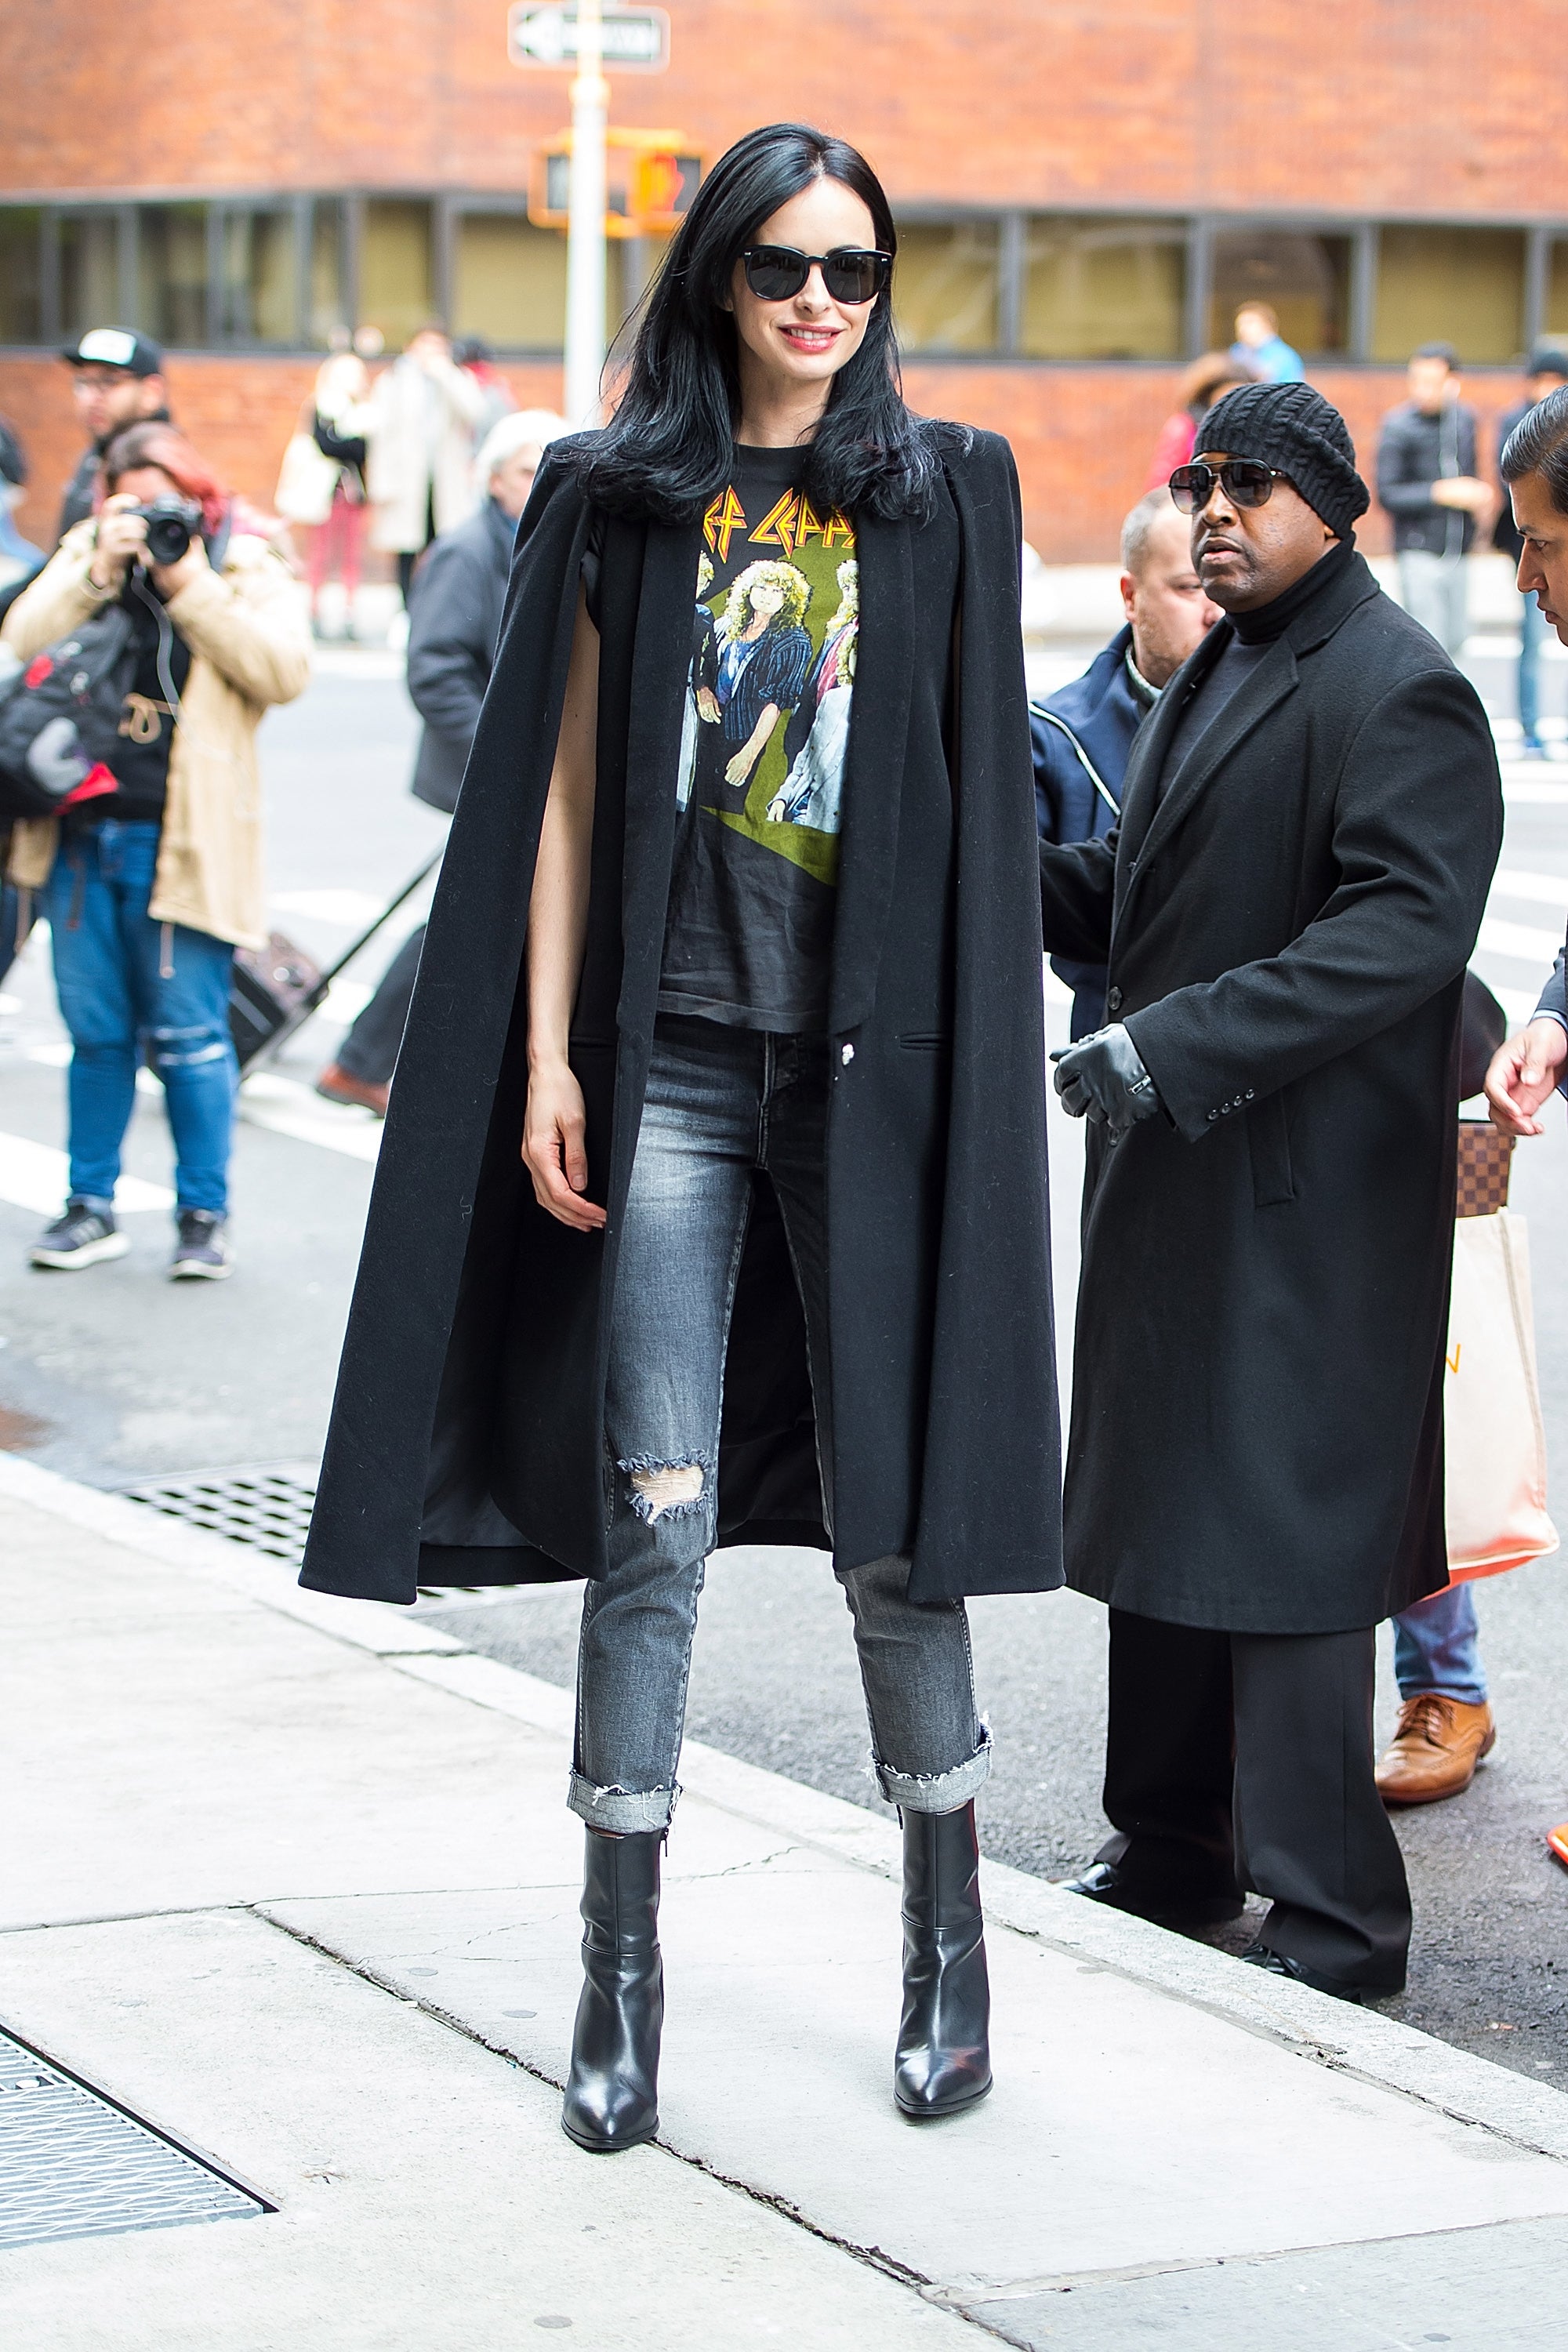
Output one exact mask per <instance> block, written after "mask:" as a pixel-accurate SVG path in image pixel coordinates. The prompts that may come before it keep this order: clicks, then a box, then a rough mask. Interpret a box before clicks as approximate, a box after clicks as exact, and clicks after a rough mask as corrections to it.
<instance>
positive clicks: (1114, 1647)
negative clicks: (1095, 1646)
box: [1099, 1609, 1410, 1992]
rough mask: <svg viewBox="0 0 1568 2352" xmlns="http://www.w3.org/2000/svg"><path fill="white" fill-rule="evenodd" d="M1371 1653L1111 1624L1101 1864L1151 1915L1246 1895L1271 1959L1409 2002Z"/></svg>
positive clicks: (1320, 1642)
mask: <svg viewBox="0 0 1568 2352" xmlns="http://www.w3.org/2000/svg"><path fill="white" fill-rule="evenodd" d="M1372 1696H1373V1629H1372V1628H1371V1627H1370V1626H1368V1627H1366V1628H1365V1629H1364V1630H1362V1631H1358V1632H1355V1633H1213V1632H1208V1631H1205V1630H1204V1629H1203V1628H1200V1627H1197V1626H1192V1625H1168V1624H1165V1623H1163V1622H1161V1621H1159V1620H1158V1619H1155V1618H1152V1617H1134V1616H1131V1615H1130V1614H1129V1613H1128V1612H1126V1611H1125V1610H1121V1609H1113V1610H1111V1612H1110V1724H1109V1728H1108V1733H1107V1741H1106V1763H1105V1811H1106V1814H1107V1817H1108V1819H1109V1820H1110V1822H1112V1823H1113V1825H1114V1827H1115V1830H1116V1835H1115V1836H1114V1837H1112V1838H1111V1839H1110V1840H1109V1841H1108V1843H1106V1844H1105V1845H1103V1846H1101V1848H1100V1854H1099V1859H1100V1861H1101V1862H1108V1863H1113V1864H1115V1865H1116V1867H1117V1871H1118V1873H1119V1874H1120V1876H1121V1879H1122V1881H1123V1883H1124V1884H1125V1885H1126V1886H1127V1888H1128V1891H1129V1892H1130V1893H1132V1894H1135V1895H1138V1896H1139V1897H1140V1898H1141V1899H1142V1898H1147V1899H1148V1900H1149V1902H1150V1904H1151V1906H1152V1907H1159V1906H1161V1905H1162V1904H1163V1902H1164V1901H1166V1900H1167V1899H1168V1900H1170V1901H1172V1902H1173V1903H1179V1902H1180V1901H1181V1899H1182V1898H1184V1897H1187V1896H1204V1895H1235V1894H1239V1893H1242V1892H1245V1891H1247V1889H1250V1890H1251V1891H1252V1892H1253V1893H1254V1894H1257V1895H1264V1896H1266V1897H1267V1898H1268V1901H1269V1902H1270V1903H1271V1904H1272V1906H1273V1908H1272V1909H1271V1910H1270V1911H1269V1913H1268V1917H1267V1918H1266V1919H1265V1921H1264V1923H1263V1926H1262V1927H1261V1929H1260V1931H1259V1937H1260V1940H1261V1941H1262V1942H1263V1943H1265V1944H1266V1945H1268V1948H1269V1949H1270V1950H1272V1951H1276V1952H1279V1953H1280V1954H1281V1955H1282V1956H1283V1957H1284V1958H1288V1959H1294V1960H1300V1962H1301V1964H1302V1966H1303V1967H1304V1968H1310V1969H1321V1971H1323V1972H1324V1973H1325V1974H1326V1975H1329V1976H1333V1977H1338V1978H1340V1979H1342V1980H1343V1981H1344V1982H1345V1983H1347V1984H1353V1985H1357V1986H1360V1987H1361V1988H1362V1989H1363V1990H1365V1991H1369V1992H1397V1991H1398V1990H1400V1988H1401V1987H1402V1986H1403V1984H1404V1982H1405V1956H1406V1954H1407V1952H1408V1950H1409V1947H1410V1890H1409V1887H1408V1885H1407V1884H1406V1882H1405V1858H1404V1856H1403V1854H1402V1853H1400V1850H1399V1842H1398V1840H1397V1839H1396V1838H1395V1836H1394V1831H1393V1829H1392V1828H1391V1826H1390V1824H1389V1820H1388V1816H1387V1814H1386V1812H1385V1811H1384V1807H1383V1801H1382V1799H1381V1798H1380V1797H1379V1795H1378V1793H1377V1785H1376V1782H1375V1780H1374V1779H1373V1769H1374V1756H1373V1732H1372Z"/></svg>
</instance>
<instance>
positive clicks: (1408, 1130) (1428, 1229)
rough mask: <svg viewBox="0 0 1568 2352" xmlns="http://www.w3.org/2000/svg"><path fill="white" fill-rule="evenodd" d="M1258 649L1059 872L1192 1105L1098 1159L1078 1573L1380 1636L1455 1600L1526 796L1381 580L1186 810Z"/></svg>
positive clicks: (1151, 745)
mask: <svg viewBox="0 0 1568 2352" xmlns="http://www.w3.org/2000/svg"><path fill="white" fill-rule="evenodd" d="M1231 634H1232V632H1231V628H1230V625H1229V624H1228V623H1226V622H1222V623H1220V624H1219V625H1217V626H1216V627H1215V629H1214V630H1213V631H1212V632H1211V633H1210V635H1208V636H1207V637H1206V638H1205V641H1204V644H1203V645H1202V646H1200V647H1199V649H1198V650H1197V652H1196V653H1194V655H1193V656H1191V659H1190V660H1189V662H1188V663H1187V664H1186V666H1185V667H1184V669H1183V670H1182V671H1181V672H1179V673H1178V675H1177V677H1175V678H1174V679H1173V681H1172V683H1171V685H1170V687H1169V688H1167V689H1166V692H1165V694H1164V696H1163V698H1162V699H1161V701H1160V704H1159V705H1158V707H1157V709H1155V711H1154V713H1153V715H1152V718H1151V719H1149V720H1148V721H1147V723H1146V724H1145V725H1144V727H1143V728H1142V730H1141V731H1140V733H1139V736H1138V740H1137V742H1136V744H1135V745H1134V748H1133V752H1132V758H1131V763H1130V766H1129V769H1128V773H1127V780H1126V790H1125V794H1124V797H1123V802H1122V818H1121V828H1120V831H1119V834H1118V835H1113V836H1111V838H1110V840H1109V841H1107V842H1090V843H1083V844H1080V845H1079V846H1077V847H1076V848H1050V847H1046V848H1043V849H1042V850H1041V853H1040V866H1041V878H1042V894H1043V902H1044V908H1045V934H1046V944H1047V947H1048V948H1050V949H1053V950H1062V951H1064V952H1066V953H1068V954H1069V955H1082V956H1089V955H1095V954H1098V955H1100V956H1101V957H1108V958H1109V962H1110V998H1109V1016H1110V1018H1111V1019H1112V1020H1121V1021H1124V1022H1125V1023H1126V1025H1127V1028H1128V1030H1129V1032H1130V1033H1131V1036H1132V1038H1133V1039H1134V1041H1135V1043H1136V1045H1137V1047H1138V1050H1139V1052H1140V1054H1141V1055H1142V1057H1143V1060H1144V1063H1145V1064H1146V1066H1147V1067H1148V1069H1149V1071H1150V1073H1151V1075H1152V1077H1153V1080H1154V1084H1155V1087H1156V1088H1157V1089H1158V1091H1159V1095H1160V1097H1161V1100H1162V1102H1163V1104H1164V1106H1165V1109H1166V1112H1167V1113H1168V1117H1167V1118H1148V1119H1145V1120H1144V1121H1143V1122H1142V1124H1141V1125H1139V1126H1138V1127H1136V1128H1134V1129H1132V1131H1131V1134H1130V1135H1128V1136H1127V1137H1126V1138H1125V1139H1123V1140H1122V1141H1121V1143H1118V1144H1115V1145H1112V1146H1109V1147H1108V1146H1106V1145H1105V1143H1104V1142H1103V1135H1104V1130H1103V1129H1097V1130H1091V1134H1090V1146H1089V1185H1088V1188H1087V1194H1086V1205H1085V1221H1084V1244H1083V1271H1082V1278H1081V1283H1080V1286H1079V1307H1078V1338H1077V1354H1076V1359H1075V1373H1074V1382H1073V1401H1072V1429H1071V1439H1070V1444H1069V1447H1068V1478H1067V1494H1066V1506H1065V1507H1066V1528H1067V1564H1068V1580H1069V1582H1071V1583H1072V1584H1074V1585H1076V1586H1077V1587H1078V1589H1079V1591H1084V1592H1089V1593H1093V1594H1095V1595H1096V1596H1097V1597H1098V1598H1099V1599H1100V1600H1102V1601H1110V1603H1111V1604H1112V1605H1113V1606H1114V1607H1116V1608H1118V1609H1124V1610H1129V1611H1131V1612H1135V1613H1136V1614H1138V1615H1141V1616H1145V1617H1154V1618H1163V1619H1166V1620H1169V1621H1172V1622H1175V1623H1177V1624H1184V1625H1195V1626H1208V1627H1218V1628H1224V1629H1228V1630H1230V1631H1232V1632H1240V1633H1333V1632H1346V1631H1349V1630H1351V1629H1352V1628H1354V1627H1358V1626H1365V1625H1370V1624H1373V1623H1375V1622H1377V1621H1379V1620H1380V1619H1382V1618H1384V1617H1386V1616H1389V1615H1391V1614H1393V1613H1394V1612H1398V1611H1399V1610H1401V1609H1405V1608H1407V1607H1408V1606H1409V1605H1410V1603H1411V1602H1412V1601H1417V1600H1419V1599H1420V1598H1421V1597H1422V1596H1423V1595H1424V1594H1426V1593H1428V1592H1432V1591H1436V1590H1437V1589H1438V1588H1440V1587H1441V1586H1442V1585H1444V1584H1445V1583H1447V1559H1446V1552H1445V1545H1444V1527H1443V1419H1442V1405H1443V1387H1442V1383H1443V1362H1444V1350H1445V1347H1446V1334H1447V1303H1448V1280H1449V1269H1450V1264H1451V1259H1452V1251H1453V1234H1454V1181H1455V1158H1456V1118H1455V1106H1456V1103H1457V1102H1458V1092H1457V1082H1458V1066H1457V1055H1458V1020H1459V1004H1460V997H1461V992H1462V988H1463V982H1464V971H1465V964H1466V961H1467V958H1468V955H1469V952H1470V950H1471V948H1472V947H1473V946H1474V943H1475V938H1476V932H1477V929H1478V927H1479V922H1480V918H1481V913H1482V910H1483V908H1484V906H1485V902H1486V895H1487V888H1488V885H1489V881H1490V879H1491V873H1492V868H1493V866H1494V864H1495V863H1496V859H1497V854H1498V845H1499V842H1500V836H1501V793H1500V782H1499V777H1498V768H1497V760H1496V756H1495V753H1494V751H1493V748H1492V740H1491V735H1490V730H1489V728H1488V726H1487V722H1486V719H1485V716H1484V714H1483V712H1482V710H1481V706H1480V704H1479V700H1478V699H1477V697H1476V695H1475V692H1474V690H1473V689H1472V688H1471V687H1470V686H1469V685H1468V683H1467V681H1466V680H1465V679H1464V678H1462V677H1460V676H1459V674H1458V671H1457V670H1456V669H1455V668H1454V666H1453V664H1452V663H1451V662H1450V661H1449V660H1448V659H1447V656H1446V655H1445V654H1444V653H1443V652H1442V651H1441V650H1440V649H1439V647H1438V646H1436V643H1435V642H1434V641H1433V639H1432V638H1431V637H1430V636H1428V635H1426V631H1425V630H1424V629H1422V628H1420V627H1418V626H1417V625H1416V624H1415V622H1414V621H1412V620H1410V619H1408V618H1407V617H1406V616H1405V614H1403V613H1402V612H1401V611H1400V610H1399V608H1398V607H1397V606H1396V605H1395V604H1394V603H1393V602H1392V601H1391V600H1390V599H1389V598H1388V597H1386V596H1385V595H1384V594H1383V593H1382V591H1381V590H1380V589H1379V588H1378V586H1377V584H1376V583H1375V582H1374V580H1373V576H1372V574H1371V572H1369V571H1368V569H1367V567H1366V565H1365V563H1364V562H1363V561H1362V559H1361V557H1360V556H1353V557H1352V560H1351V562H1349V564H1348V565H1346V566H1344V567H1343V568H1339V567H1336V571H1335V573H1334V574H1333V575H1330V576H1328V577H1327V578H1326V579H1325V584H1324V588H1323V590H1322V592H1321V593H1320V594H1319V595H1317V596H1315V597H1312V598H1310V600H1309V601H1308V602H1307V603H1306V604H1305V605H1304V606H1303V607H1302V608H1301V609H1300V611H1299V612H1298V613H1297V614H1295V616H1294V618H1293V619H1292V620H1291V622H1290V623H1289V625H1288V626H1287V628H1286V630H1285V632H1284V634H1283V635H1281V636H1280V637H1279V638H1278V639H1277V640H1276V642H1275V643H1274V644H1273V645H1272V646H1270V647H1269V649H1268V652H1267V653H1266V654H1265V655H1263V656H1260V658H1259V660H1258V665H1257V667H1256V668H1255V669H1254V670H1253V672H1252V673H1251V675H1250V676H1249V677H1247V678H1246V679H1245V680H1244V682H1243V683H1242V685H1241V687H1240V688H1239V689H1238V690H1237V693H1236V695H1235V696H1234V697H1233V698H1232V699H1231V700H1230V701H1229V702H1228V703H1227V704H1226V707H1225V708H1224V709H1223V710H1222V711H1221V713H1220V715H1219V716H1218V718H1217V719H1215V721H1214V722H1213V724H1212V726H1211V727H1210V728H1209V729H1208V730H1207V731H1206V732H1205V733H1204V734H1203V735H1202V736H1201V737H1200V738H1199V740H1198V742H1197V744H1196V746H1195V747H1194V751H1192V753H1191V754H1190V755H1189V756H1188V757H1187V759H1186V760H1185V761H1184V763H1183V765H1182V767H1181V768H1180V770H1179V771H1178V772H1177V773H1176V775H1175V776H1174V777H1173V778H1172V779H1169V780H1168V783H1167V789H1166V790H1165V792H1164V794H1163V798H1160V799H1159V801H1158V805H1157V806H1156V798H1157V785H1158V782H1159V780H1160V777H1161V772H1162V768H1163V762H1164V756H1165V751H1166V747H1167V745H1168V744H1169V742H1170V740H1171V737H1172V734H1173V730H1174V729H1175V726H1176V722H1177V720H1178V719H1179V717H1180V715H1181V711H1182V708H1183V706H1184V700H1185V698H1186V694H1187V692H1188V691H1189V690H1190V689H1191V688H1193V687H1194V686H1195V685H1196V684H1197V683H1198V682H1199V681H1200V680H1201V679H1202V678H1203V677H1205V676H1206V675H1207V672H1208V670H1209V668H1210V667H1211V666H1212V665H1213V664H1214V663H1215V661H1217V660H1218V658H1219V656H1221V654H1223V652H1224V651H1225V648H1226V645H1227V644H1228V643H1229V641H1230V638H1231Z"/></svg>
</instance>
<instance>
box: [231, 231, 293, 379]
mask: <svg viewBox="0 0 1568 2352" xmlns="http://www.w3.org/2000/svg"><path fill="white" fill-rule="evenodd" d="M218 271H219V278H218V306H217V314H218V338H219V341H222V342H226V343H275V344H279V345H280V346H282V347H283V348H285V349H287V348H288V347H289V346H290V345H292V344H296V343H298V341H299V340H300V316H299V312H300V287H299V264H298V250H297V247H296V244H295V236H294V214H293V211H292V209H291V208H290V209H289V210H288V211H280V210H278V209H277V208H276V207H267V208H263V207H259V206H258V207H257V208H256V209H254V210H253V209H252V208H251V207H250V206H249V205H225V206H224V209H223V225H222V229H221V233H220V236H219V242H218Z"/></svg>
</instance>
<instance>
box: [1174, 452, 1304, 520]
mask: <svg viewBox="0 0 1568 2352" xmlns="http://www.w3.org/2000/svg"><path fill="white" fill-rule="evenodd" d="M1288 479H1289V476H1288V475H1285V474H1282V473H1280V471H1279V467H1276V466H1265V465H1263V464H1261V463H1260V461H1259V460H1258V458H1256V457H1227V458H1226V461H1225V463H1224V465H1223V466H1205V465H1196V466H1178V467H1177V468H1176V470H1175V472H1174V473H1173V475H1172V477H1171V480H1170V492H1171V496H1172V498H1173V499H1174V500H1175V502H1176V504H1177V506H1178V507H1179V508H1180V509H1181V511H1182V512H1183V514H1199V513H1201V512H1202V510H1203V509H1204V508H1205V507H1206V506H1207V504H1208V502H1209V500H1210V499H1212V498H1213V496H1214V494H1215V483H1216V482H1217V483H1218V484H1219V485H1220V486H1221V487H1222V488H1223V489H1224V491H1225V494H1226V498H1227V499H1229V500H1230V502H1231V505H1232V506H1233V507H1262V506H1267V505H1268V501H1269V499H1271V498H1272V497H1273V495H1274V485H1275V483H1276V482H1283V481H1287V480H1288Z"/></svg>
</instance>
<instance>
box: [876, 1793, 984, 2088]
mask: <svg viewBox="0 0 1568 2352" xmlns="http://www.w3.org/2000/svg"><path fill="white" fill-rule="evenodd" d="M903 1822H904V2015H903V2021H902V2023H901V2024H900V2028H899V2048H898V2055H897V2060H896V2063H895V2064H894V2069H893V2096H894V2098H895V2099H896V2100H897V2101H898V2103H899V2105H900V2108H901V2109H902V2110H903V2112H904V2114H905V2115H906V2116H920V2117H922V2118H923V2117H926V2116H951V2115H956V2114H957V2112H958V2110H959V2109H960V2108H961V2107H968V2106H973V2104H974V2102H975V2100H976V2099H983V2098H984V2096H985V2094H986V2092H987V2091H988V2090H989V2089H990V2088H991V2048H990V2042H989V2040H988V2028H989V2025H990V2020H991V1988H990V1984H989V1982H988V1980H987V1979H986V1974H985V1923H984V1919H983V1918H982V1917H981V1914H980V1846H979V1843H978V1841H977V1839H976V1837H975V1833H974V1807H973V1805H963V1806H961V1807H960V1808H959V1810H958V1811H957V1812H955V1813H910V1812H906V1813H905V1814H904V1816H903Z"/></svg>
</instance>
